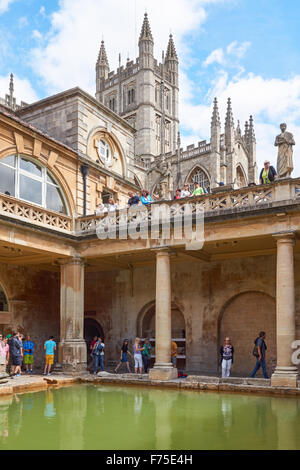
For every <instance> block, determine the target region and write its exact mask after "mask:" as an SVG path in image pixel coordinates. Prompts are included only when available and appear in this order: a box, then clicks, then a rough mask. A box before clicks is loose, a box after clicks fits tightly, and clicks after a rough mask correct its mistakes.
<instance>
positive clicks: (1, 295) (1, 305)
mask: <svg viewBox="0 0 300 470" xmlns="http://www.w3.org/2000/svg"><path fill="white" fill-rule="evenodd" d="M0 312H8V302H7V298H6V295H5V292H4V290H3V287H2V286H1V285H0Z"/></svg>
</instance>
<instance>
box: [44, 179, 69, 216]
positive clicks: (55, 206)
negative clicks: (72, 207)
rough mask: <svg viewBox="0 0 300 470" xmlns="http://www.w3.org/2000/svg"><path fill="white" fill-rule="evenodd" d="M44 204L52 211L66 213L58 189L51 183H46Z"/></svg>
mask: <svg viewBox="0 0 300 470" xmlns="http://www.w3.org/2000/svg"><path fill="white" fill-rule="evenodd" d="M46 206H47V208H48V209H51V210H52V211H56V212H61V213H63V214H66V212H67V211H66V207H65V203H64V200H63V197H62V195H61V192H60V190H59V189H58V188H57V187H56V186H53V185H52V184H47V194H46Z"/></svg>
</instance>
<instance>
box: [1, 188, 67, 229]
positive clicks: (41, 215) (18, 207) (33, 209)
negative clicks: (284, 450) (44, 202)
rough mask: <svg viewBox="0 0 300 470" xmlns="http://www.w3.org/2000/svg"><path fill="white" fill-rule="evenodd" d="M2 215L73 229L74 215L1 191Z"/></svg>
mask: <svg viewBox="0 0 300 470" xmlns="http://www.w3.org/2000/svg"><path fill="white" fill-rule="evenodd" d="M0 215H4V216H8V217H10V218H12V219H18V220H22V221H26V222H29V223H31V224H34V225H39V226H43V227H46V228H50V229H54V230H57V231H62V232H70V231H72V230H73V219H72V217H70V216H68V215H64V214H59V213H58V212H54V211H51V210H49V209H44V208H43V207H38V206H35V205H33V204H31V203H30V202H25V201H21V200H20V199H16V198H14V197H12V196H8V195H6V194H1V193H0Z"/></svg>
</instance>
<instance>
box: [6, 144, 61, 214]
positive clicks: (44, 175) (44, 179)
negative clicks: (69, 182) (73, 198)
mask: <svg viewBox="0 0 300 470" xmlns="http://www.w3.org/2000/svg"><path fill="white" fill-rule="evenodd" d="M10 156H11V157H15V166H11V165H8V164H7V163H5V162H3V160H4V159H5V158H6V157H10ZM21 159H23V160H26V161H29V162H31V163H33V164H34V165H36V166H37V167H39V168H40V169H41V176H38V175H35V174H33V173H30V172H29V171H27V170H24V169H23V168H21V165H20V163H21ZM0 164H2V165H4V166H6V167H7V168H11V169H13V170H14V172H15V188H14V189H15V195H14V196H12V197H14V198H15V199H19V200H20V201H24V202H28V203H30V204H34V205H36V206H38V207H42V208H43V209H47V210H49V211H53V212H57V213H58V214H65V215H70V212H69V205H68V203H67V200H66V197H65V194H64V191H63V190H62V188H61V186H60V184H59V183H57V180H56V178H55V176H54V175H53V174H52V173H51V171H49V170H48V168H47V167H46V166H44V165H42V164H41V163H40V162H37V161H36V160H34V159H33V158H31V157H29V156H27V155H23V154H19V153H16V154H12V155H6V156H5V157H3V158H1V159H0ZM0 168H1V167H0ZM48 174H49V177H50V178H51V179H52V180H53V181H54V182H52V181H48ZM20 176H25V177H27V178H30V179H32V180H34V181H37V182H39V183H41V187H42V191H41V196H42V203H41V204H39V203H38V202H33V201H30V200H29V199H26V198H24V197H21V196H20V180H21V178H20ZM48 184H49V185H50V186H52V187H55V188H56V190H57V192H58V193H59V195H60V197H61V199H62V202H63V204H64V209H65V211H66V212H59V211H56V210H54V209H50V208H49V207H47V185H48ZM3 194H4V193H3Z"/></svg>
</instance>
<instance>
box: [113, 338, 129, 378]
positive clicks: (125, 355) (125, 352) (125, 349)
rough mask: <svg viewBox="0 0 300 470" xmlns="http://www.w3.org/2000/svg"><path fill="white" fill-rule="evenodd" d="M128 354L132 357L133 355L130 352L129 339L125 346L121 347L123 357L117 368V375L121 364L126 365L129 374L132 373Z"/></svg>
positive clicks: (124, 342)
mask: <svg viewBox="0 0 300 470" xmlns="http://www.w3.org/2000/svg"><path fill="white" fill-rule="evenodd" d="M128 354H129V355H130V356H131V357H132V354H131V352H130V351H128V339H124V341H123V345H122V347H121V356H120V362H119V364H118V365H117V367H116V368H115V373H117V371H118V369H119V367H120V366H121V364H126V366H127V370H128V372H129V373H131V370H130V366H129V361H128Z"/></svg>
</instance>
